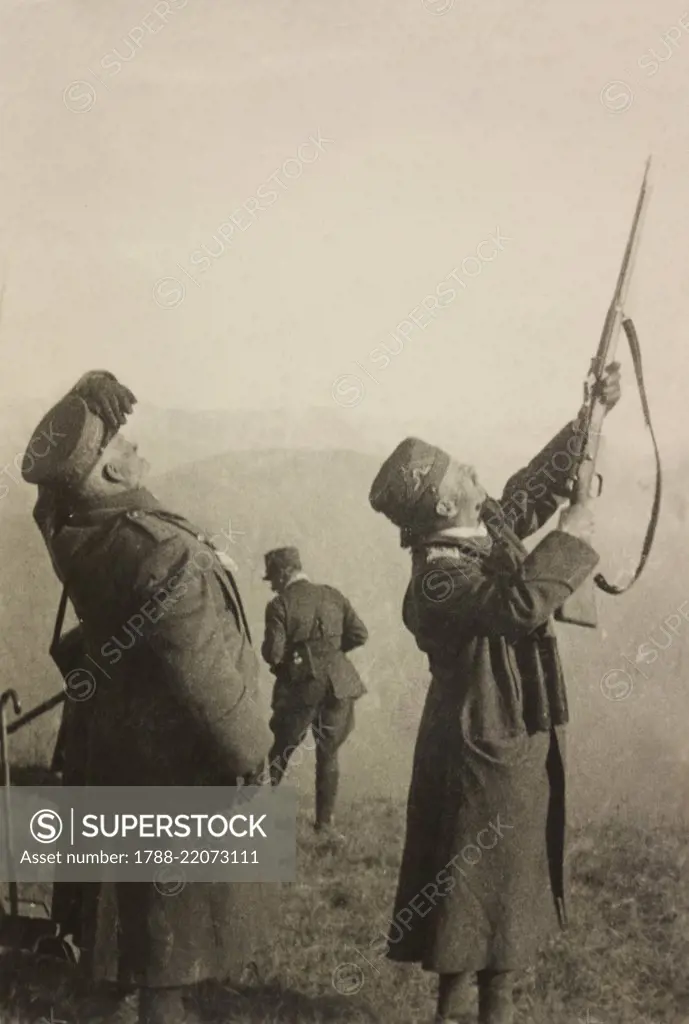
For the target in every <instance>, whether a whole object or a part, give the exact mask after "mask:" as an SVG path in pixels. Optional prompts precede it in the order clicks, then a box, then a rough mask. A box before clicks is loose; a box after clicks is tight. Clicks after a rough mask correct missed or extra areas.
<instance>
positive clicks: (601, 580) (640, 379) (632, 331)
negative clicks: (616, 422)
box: [593, 318, 663, 595]
mask: <svg viewBox="0 0 689 1024" xmlns="http://www.w3.org/2000/svg"><path fill="white" fill-rule="evenodd" d="M622 326H623V328H624V333H625V334H626V336H627V341H628V342H629V350H630V352H631V355H632V363H633V365H634V374H635V375H636V383H637V387H638V389H639V398H640V399H641V408H642V410H643V414H644V421H645V423H646V426H647V427H648V430H649V433H650V435H651V441H652V443H653V454H654V456H655V464H656V481H655V493H654V496H653V507H652V508H651V515H650V518H649V520H648V527H647V528H646V536H645V537H644V542H643V546H642V549H641V557H640V558H639V564H638V565H637V567H636V570H635V572H634V575H633V576H632V578H631V580H630V581H629V583H627V585H626V586H624V587H617V586H615V585H614V584H612V583H608V581H607V580H606V579H605V577H604V576H603V575H602V573H597V574H596V576H594V578H593V581H594V583H595V584H596V586H597V587H598V589H599V590H602V591H604V592H605V593H606V594H612V595H617V594H624V593H625V592H626V591H627V590H629V588H630V587H631V586H632V585H633V584H634V583H636V581H637V580H638V578H639V576H640V575H641V573H642V572H643V569H644V566H645V565H646V561H647V560H648V556H649V555H650V553H651V548H652V547H653V539H654V537H655V532H656V526H657V525H658V516H659V514H660V498H661V493H662V482H663V472H662V466H661V462H660V452H659V450H658V442H657V441H656V436H655V433H654V430H653V425H652V423H651V410H650V408H649V405H648V398H647V397H646V386H645V384H644V374H643V367H642V364H641V346H640V345H639V338H638V336H637V333H636V328H635V327H634V324H633V323H632V321H631V320H630V319H629V318H625V319H624V320H623V321H622Z"/></svg>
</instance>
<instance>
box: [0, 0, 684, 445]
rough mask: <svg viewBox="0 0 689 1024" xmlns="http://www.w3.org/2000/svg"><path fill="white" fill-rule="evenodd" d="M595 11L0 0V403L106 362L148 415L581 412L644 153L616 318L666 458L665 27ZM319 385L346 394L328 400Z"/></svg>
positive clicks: (675, 170)
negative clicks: (158, 411)
mask: <svg viewBox="0 0 689 1024" xmlns="http://www.w3.org/2000/svg"><path fill="white" fill-rule="evenodd" d="M615 7H616V8H617V9H615ZM615 7H614V6H613V5H602V4H600V3H599V2H593V0H586V2H580V3H579V4H577V5H572V4H571V3H569V2H567V3H565V2H564V0H548V2H547V3H546V2H544V0H526V2H525V0H515V2H509V3H508V2H507V0H500V2H497V0H493V2H486V0H455V2H454V4H452V0H426V3H425V4H424V2H422V0H347V2H346V3H345V2H344V0H328V2H327V3H324V2H323V0H302V2H301V3H295V2H293V0H270V2H264V0H243V2H239V0H223V2H222V3H218V2H217V0H215V2H213V0H186V2H185V0H170V2H169V4H161V3H158V4H156V2H155V0H136V2H133V0H118V2H115V3H109V4H106V5H105V4H93V3H92V2H91V0H81V2H78V3H74V2H72V3H69V2H62V3H59V4H58V3H51V2H47V0H43V2H41V0H33V2H28V0H26V2H16V0H4V2H3V5H2V12H1V14H0V80H1V81H2V97H1V101H2V106H1V107H0V139H1V145H2V150H1V151H2V161H1V162H0V221H1V225H2V230H0V273H1V274H2V275H3V276H4V280H5V285H6V289H5V299H4V308H3V321H2V331H1V335H0V337H1V340H2V344H3V346H4V353H5V359H4V361H3V364H2V374H1V375H0V400H2V401H3V402H4V403H7V402H14V401H18V400H21V399H23V398H35V397H37V396H42V395H46V396H49V397H56V395H57V394H58V393H60V391H61V390H64V389H66V388H67V387H68V386H69V385H71V383H72V382H73V381H74V380H75V379H76V378H77V377H78V376H79V375H81V373H83V372H84V371H85V370H86V369H89V368H94V367H106V368H109V369H111V370H113V371H114V372H115V373H117V374H118V375H119V376H120V377H121V379H123V380H124V381H125V382H126V383H128V384H129V385H130V386H131V387H132V388H133V389H134V390H135V391H136V392H137V394H138V395H139V396H140V397H141V398H145V399H146V400H147V401H149V402H152V403H154V404H156V405H159V406H164V407H180V406H185V407H186V406H188V407H191V408H215V407H234V406H243V407H245V406H251V407H255V408H262V407H266V408H267V407H276V406H287V407H292V408H294V407H303V406H306V405H322V406H328V405H331V406H332V404H333V402H335V398H334V397H333V386H334V384H335V382H339V383H338V384H337V385H336V390H337V387H339V388H340V390H339V392H337V395H339V404H340V407H341V408H342V409H343V412H344V413H346V414H347V415H351V416H353V417H356V418H357V420H356V421H357V423H360V424H362V423H366V422H367V421H368V419H369V418H376V417H386V416H394V417H395V418H397V419H400V418H402V419H404V420H405V422H407V423H408V425H409V428H410V429H413V428H414V424H415V418H416V417H417V416H418V417H420V418H423V419H427V418H429V417H430V418H438V419H446V420H448V421H450V420H451V421H452V422H455V421H456V422H458V423H467V424H468V423H471V424H472V425H473V427H474V429H476V428H477V427H478V429H480V430H485V431H510V432H512V431H519V430H521V429H524V430H528V432H529V433H530V434H533V435H534V436H536V435H542V434H547V433H548V432H550V431H551V429H552V428H553V427H555V426H557V424H558V423H559V422H560V421H561V420H563V419H564V418H565V417H566V416H569V415H570V414H572V413H574V412H575V411H576V407H577V405H578V402H579V399H580V385H581V380H582V378H583V376H584V375H585V372H586V370H587V367H588V361H589V359H590V356H591V355H592V353H593V350H594V348H595V345H596V344H597V341H598V337H599V333H600V329H601V326H602V322H603V317H604V315H605V311H606V307H607V304H608V302H609V300H610V296H611V293H612V288H613V285H614V281H615V278H616V275H617V271H618V267H619V263H620V260H621V256H622V251H623V248H624V243H625V240H626V235H627V232H628V230H629V225H630V222H631V217H632V213H633V209H634V204H635V201H636V195H637V191H638V188H639V185H640V180H641V176H642V172H643V165H644V162H645V159H646V157H647V155H648V154H649V153H650V152H652V153H653V157H654V166H653V171H652V182H653V190H652V195H651V199H650V203H649V208H648V214H647V217H646V221H645V224H644V230H643V235H642V240H641V249H640V252H639V256H638V259H637V262H636V269H635V275H634V282H633V287H632V291H631V294H630V299H629V303H628V311H629V312H630V313H631V314H632V315H633V316H634V319H635V321H636V324H637V328H638V331H639V334H640V336H641V341H642V345H643V346H644V352H645V368H646V372H647V377H648V385H649V392H650V397H651V401H652V404H653V406H654V409H655V415H656V419H657V422H658V430H659V434H660V436H661V440H662V442H663V444H664V446H665V448H666V449H667V448H668V447H675V448H676V447H682V446H683V445H684V428H685V424H686V422H687V419H686V412H685V410H686V405H687V398H686V390H687V369H688V367H689V357H688V356H687V345H688V343H689V338H688V326H687V325H688V324H689V315H688V309H687V293H688V288H687V284H688V281H689V274H688V272H687V250H688V243H689V203H688V202H687V196H688V184H687V183H688V182H689V145H688V142H689V134H688V129H689V124H688V119H687V116H686V115H687V99H688V97H689V28H685V27H684V26H683V25H682V21H684V23H685V24H686V25H687V26H689V12H688V10H687V9H686V8H685V7H683V6H682V5H681V4H677V3H670V2H668V3H658V4H649V3H648V2H647V0H628V2H626V3H625V4H624V6H623V7H622V6H621V5H615ZM156 8H157V10H158V11H159V12H160V13H157V14H156V13H155V9H156ZM445 8H449V9H447V10H445ZM443 11H444V13H439V12H443ZM163 18H165V19H166V20H165V21H163V20H162V19H163ZM128 33H129V35H130V39H129V41H127V38H126V37H127V35H128ZM668 33H669V36H668ZM664 36H665V38H666V40H669V41H666V42H663V37H664ZM132 39H134V40H135V41H136V42H137V43H138V47H134V48H133V44H132V41H131V40H132ZM654 49H655V51H656V54H657V55H659V56H663V57H667V58H668V59H666V60H665V61H664V62H663V63H654V58H653V55H652V54H651V51H652V50H654ZM115 51H117V53H116V52H115ZM131 54H133V56H131V59H130V60H128V61H127V62H125V61H124V59H123V58H125V57H128V56H130V55H131ZM74 83H76V84H74ZM611 83H613V84H611ZM614 83H616V84H614ZM620 83H622V84H620ZM319 136H320V138H321V139H323V140H325V141H323V142H322V143H321V148H320V150H315V149H314V148H313V146H306V148H305V144H306V143H307V142H308V140H309V138H310V137H319ZM300 147H301V149H300ZM299 153H304V154H305V156H304V160H303V161H302V160H301V159H300V158H298V154H299ZM314 153H317V154H318V155H317V156H316V157H312V154H314ZM290 158H292V161H293V162H292V163H291V164H289V163H288V164H285V161H288V160H290ZM294 158H296V162H295V160H294ZM307 159H309V160H311V162H309V163H306V162H305V160H307ZM281 168H284V170H281ZM275 172H278V174H279V175H280V180H281V181H282V182H283V184H282V185H281V186H278V187H277V194H278V198H277V200H275V201H273V202H272V205H268V202H267V201H266V200H265V196H266V191H267V190H268V189H270V188H271V185H270V179H271V176H272V175H274V174H275ZM290 173H292V174H294V175H295V177H294V178H293V179H292V180H290V178H289V174H290ZM274 181H275V180H274V179H273V187H275V185H274ZM261 189H262V190H263V192H262V193H261V191H260V190H261ZM261 194H262V195H263V197H264V199H263V200H261V208H260V209H258V212H256V207H257V199H256V197H257V196H260V195H261ZM247 201H248V202H247ZM245 203H247V205H248V207H249V208H250V209H251V207H252V206H253V208H254V213H253V214H252V215H251V217H253V219H251V217H250V216H249V215H248V214H247V213H246V212H245V213H244V214H243V215H241V216H239V223H240V224H241V225H243V227H242V228H240V227H238V226H235V228H234V230H233V234H232V235H231V239H230V241H229V242H227V241H226V242H225V243H223V244H224V251H222V252H221V251H220V244H219V242H218V241H217V239H218V238H221V236H220V235H218V229H219V227H220V225H222V224H223V223H225V224H227V223H228V222H229V218H230V216H231V215H232V214H233V212H234V211H238V210H240V209H241V207H242V205H243V204H245ZM497 229H499V231H500V232H501V235H502V237H503V238H506V239H508V241H506V242H504V243H503V248H502V251H496V250H495V247H494V246H493V247H492V248H491V245H490V244H489V243H488V242H487V240H488V239H490V238H491V236H492V235H494V233H495V232H496V230H497ZM226 230H227V229H226ZM214 235H216V241H214V240H213V236H214ZM221 241H222V240H221ZM482 242H483V243H485V244H484V246H483V248H482V249H481V251H482V252H483V253H485V254H487V255H490V254H491V253H492V254H493V255H495V258H494V259H491V260H490V261H485V262H480V261H478V260H476V259H475V258H474V257H475V256H476V252H477V248H478V247H480V246H481V243H482ZM204 245H205V246H207V247H208V248H209V249H210V250H211V251H214V252H216V253H218V255H217V256H216V257H213V258H209V260H208V265H207V269H205V270H203V269H202V267H201V266H200V265H199V264H198V262H197V264H196V265H194V263H193V256H192V254H193V253H194V252H197V253H198V252H200V251H201V248H202V246H204ZM196 258H197V259H198V257H196ZM472 258H473V259H472ZM467 259H468V262H467V263H465V264H464V266H465V268H466V270H465V271H462V270H461V269H459V270H457V274H458V276H459V278H460V280H461V281H462V282H463V286H461V287H457V288H456V291H457V295H456V297H455V298H454V300H453V301H451V302H448V304H447V305H446V306H445V307H444V308H441V309H438V310H437V311H436V315H435V317H434V319H433V320H432V321H431V322H428V323H427V324H426V326H425V327H424V328H421V327H416V328H414V330H413V331H411V333H410V334H409V337H408V340H407V342H406V344H405V345H404V348H403V350H402V351H399V352H398V354H396V355H394V356H393V357H392V358H391V359H390V362H389V365H387V366H386V367H385V368H383V369H380V368H379V369H378V370H376V365H375V363H374V361H373V358H372V356H371V353H372V351H373V350H375V349H376V348H377V347H379V346H380V345H381V344H382V343H383V342H385V340H386V338H387V339H388V341H389V343H390V344H393V343H392V342H391V341H390V339H389V337H388V336H389V335H390V333H391V332H393V331H394V330H395V327H396V325H397V324H398V323H399V322H401V321H402V320H404V319H405V318H406V317H407V315H408V314H409V313H410V311H411V310H413V309H414V308H415V307H417V306H418V305H419V303H421V302H422V300H423V299H424V298H425V297H426V296H429V295H433V294H435V293H436V289H437V288H438V286H439V285H440V284H441V282H444V281H445V282H446V281H447V279H448V276H449V275H450V274H451V272H452V271H453V270H454V269H455V268H461V267H462V261H465V260H467ZM180 267H181V268H183V269H180ZM477 267H478V270H477V269H476V268H477ZM185 270H186V271H187V273H190V274H192V275H194V276H195V278H196V280H195V281H193V280H191V279H190V278H189V277H187V276H186V275H185V273H184V271H185ZM472 275H474V276H472ZM169 278H174V279H176V280H177V281H180V282H182V284H183V285H184V287H185V289H186V292H185V294H184V297H183V299H182V300H181V301H180V302H179V304H177V305H174V306H173V305H167V306H166V305H164V304H165V303H170V302H171V297H172V299H175V298H176V297H178V296H180V295H181V291H175V289H179V285H178V284H175V282H170V281H168V280H166V281H165V282H164V283H163V284H159V285H157V288H158V292H157V293H156V294H157V296H158V300H159V301H156V297H155V295H154V289H155V288H156V282H159V281H161V279H169ZM445 294H447V292H446V293H445ZM160 300H162V303H163V304H162V305H161V301H160ZM357 364H358V365H357ZM626 365H627V380H628V382H629V383H630V384H631V370H630V368H629V366H628V360H627V363H626ZM378 366H379V367H380V360H379V363H378ZM362 367H363V369H362ZM365 370H368V371H370V372H371V373H372V374H373V375H374V376H375V378H376V380H375V381H372V380H371V379H370V378H369V377H368V376H367V375H366V374H365ZM345 375H354V376H355V377H358V378H360V380H361V382H362V383H363V384H364V388H365V391H364V393H363V394H362V397H361V400H360V401H359V402H358V403H357V404H356V405H354V406H353V407H351V408H349V407H347V405H346V401H347V399H346V394H351V392H345V391H343V386H344V387H349V386H350V385H351V384H352V381H351V380H350V378H347V379H346V380H345V382H344V385H343V384H342V381H343V379H344V378H345ZM343 395H344V396H345V402H344V404H343ZM336 404H337V403H336ZM625 415H628V416H629V417H630V419H629V422H630V423H631V422H632V421H633V420H634V419H635V418H636V417H638V410H637V407H636V404H635V403H634V404H630V405H629V406H628V410H627V413H622V414H621V416H622V418H621V419H620V421H619V422H621V423H624V422H626V421H625V419H624V416H625ZM239 440H240V439H238V441H239ZM238 446H239V445H238Z"/></svg>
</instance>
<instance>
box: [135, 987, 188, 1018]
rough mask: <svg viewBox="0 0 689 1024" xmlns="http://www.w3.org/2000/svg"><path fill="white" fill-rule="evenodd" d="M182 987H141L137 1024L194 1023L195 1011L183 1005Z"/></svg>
mask: <svg viewBox="0 0 689 1024" xmlns="http://www.w3.org/2000/svg"><path fill="white" fill-rule="evenodd" d="M184 991H185V990H184V989H182V988H142V989H140V995H139V1024H195V1022H196V1021H198V1020H199V1018H198V1016H197V1015H196V1014H195V1013H193V1012H192V1013H188V1012H187V1010H186V1008H185V1006H184V999H183V994H184Z"/></svg>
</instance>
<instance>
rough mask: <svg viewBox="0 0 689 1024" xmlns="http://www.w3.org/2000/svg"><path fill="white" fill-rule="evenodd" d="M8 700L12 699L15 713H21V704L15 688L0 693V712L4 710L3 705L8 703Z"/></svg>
mask: <svg viewBox="0 0 689 1024" xmlns="http://www.w3.org/2000/svg"><path fill="white" fill-rule="evenodd" d="M9 701H12V706H13V708H14V713H15V715H21V713H22V706H21V702H20V700H19V697H18V696H17V691H16V690H5V692H4V693H3V694H0V713H2V712H3V711H4V710H5V705H6V704H8V703H9Z"/></svg>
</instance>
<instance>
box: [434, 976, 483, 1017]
mask: <svg viewBox="0 0 689 1024" xmlns="http://www.w3.org/2000/svg"><path fill="white" fill-rule="evenodd" d="M473 980H474V974H473V972H472V971H461V972H459V973H458V974H441V975H440V978H439V981H438V1010H437V1013H436V1017H435V1022H434V1024H469V1022H470V1021H473V1020H474V1015H473V1008H474V990H473V985H472V982H473Z"/></svg>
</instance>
